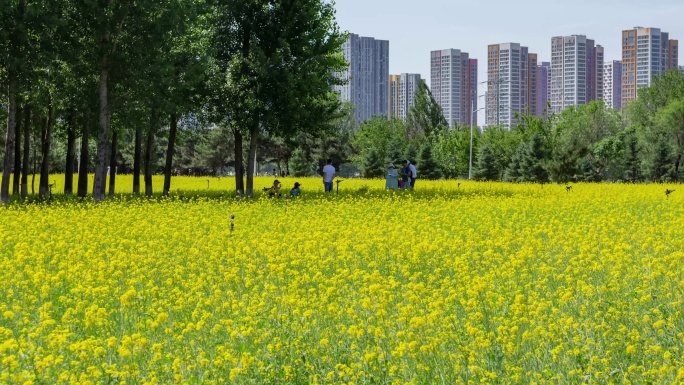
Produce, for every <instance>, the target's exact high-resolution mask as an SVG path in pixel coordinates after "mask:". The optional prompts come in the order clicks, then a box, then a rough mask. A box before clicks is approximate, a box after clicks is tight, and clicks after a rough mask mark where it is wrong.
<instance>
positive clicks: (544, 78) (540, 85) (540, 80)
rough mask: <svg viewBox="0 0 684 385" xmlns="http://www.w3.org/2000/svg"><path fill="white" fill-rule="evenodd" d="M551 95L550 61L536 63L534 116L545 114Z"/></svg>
mask: <svg viewBox="0 0 684 385" xmlns="http://www.w3.org/2000/svg"><path fill="white" fill-rule="evenodd" d="M550 96H551V63H550V62H542V64H540V65H537V109H536V113H535V115H536V116H539V117H544V116H547V106H548V103H549V97H550Z"/></svg>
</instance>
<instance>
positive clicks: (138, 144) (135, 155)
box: [133, 125, 142, 195]
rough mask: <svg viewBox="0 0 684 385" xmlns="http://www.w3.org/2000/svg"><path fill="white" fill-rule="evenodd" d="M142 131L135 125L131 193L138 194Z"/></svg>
mask: <svg viewBox="0 0 684 385" xmlns="http://www.w3.org/2000/svg"><path fill="white" fill-rule="evenodd" d="M141 147H142V133H141V132H140V126H139V125H138V126H136V127H135V150H133V194H135V195H140V161H141V160H142V155H141V152H142V149H141Z"/></svg>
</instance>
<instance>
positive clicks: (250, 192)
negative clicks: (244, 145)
mask: <svg viewBox="0 0 684 385" xmlns="http://www.w3.org/2000/svg"><path fill="white" fill-rule="evenodd" d="M258 129H259V126H258V124H255V125H254V126H253V127H252V130H251V132H250V135H249V156H248V157H247V159H248V160H247V196H248V197H253V196H254V172H255V166H256V164H255V163H256V162H255V158H256V150H257V143H258V131H259V130H258Z"/></svg>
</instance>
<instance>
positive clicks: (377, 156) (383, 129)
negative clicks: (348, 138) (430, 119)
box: [352, 116, 405, 175]
mask: <svg viewBox="0 0 684 385" xmlns="http://www.w3.org/2000/svg"><path fill="white" fill-rule="evenodd" d="M404 130H405V125H404V123H403V122H402V121H401V120H397V119H392V120H390V121H388V120H387V119H386V118H384V117H378V116H376V117H374V118H373V119H371V120H368V121H365V122H364V123H362V124H361V127H360V128H359V130H358V131H357V132H356V134H354V137H353V139H352V143H353V146H354V147H355V148H356V150H357V155H355V156H353V157H352V160H353V162H354V165H356V166H357V167H358V168H359V169H360V170H362V171H364V170H366V169H368V170H369V172H370V174H372V175H376V174H377V171H376V163H377V162H379V163H384V162H389V161H391V160H393V159H392V158H394V157H396V156H397V155H398V154H401V150H402V147H401V143H404V142H405V141H404V140H403V138H404V135H405V131H404ZM400 157H401V155H400ZM394 160H396V159H394ZM383 173H384V170H383V171H382V173H381V174H380V175H382V174H383ZM364 174H366V171H364Z"/></svg>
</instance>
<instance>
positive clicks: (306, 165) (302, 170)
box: [290, 147, 314, 178]
mask: <svg viewBox="0 0 684 385" xmlns="http://www.w3.org/2000/svg"><path fill="white" fill-rule="evenodd" d="M290 171H291V172H292V175H293V176H295V177H298V178H301V177H307V176H312V175H314V170H313V166H312V165H311V162H309V161H308V160H307V159H306V155H305V154H304V151H302V149H301V148H299V147H298V148H296V149H295V150H294V151H293V152H292V158H290Z"/></svg>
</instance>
